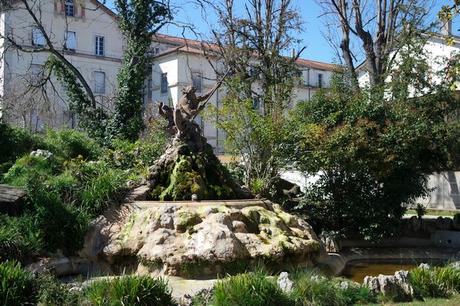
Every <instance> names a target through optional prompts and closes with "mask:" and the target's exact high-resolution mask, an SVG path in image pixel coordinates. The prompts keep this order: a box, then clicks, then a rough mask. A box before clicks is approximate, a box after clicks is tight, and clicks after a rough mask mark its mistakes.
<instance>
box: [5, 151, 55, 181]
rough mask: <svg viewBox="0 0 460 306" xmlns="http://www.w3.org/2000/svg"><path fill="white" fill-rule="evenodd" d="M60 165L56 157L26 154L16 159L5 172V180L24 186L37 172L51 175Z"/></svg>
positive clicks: (42, 174)
mask: <svg viewBox="0 0 460 306" xmlns="http://www.w3.org/2000/svg"><path fill="white" fill-rule="evenodd" d="M59 169H60V165H59V164H58V163H57V162H56V160H55V159H54V158H52V157H51V158H44V157H41V156H30V155H26V156H23V157H21V158H20V159H18V160H16V162H15V163H14V165H13V166H12V167H11V168H10V169H9V170H8V172H7V173H5V175H4V178H3V181H4V182H5V183H6V184H10V185H14V186H20V187H24V186H26V185H27V182H28V181H29V179H30V177H31V176H33V175H36V174H39V175H41V176H51V175H54V174H57V173H58V171H59Z"/></svg>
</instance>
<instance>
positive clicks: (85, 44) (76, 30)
mask: <svg viewBox="0 0 460 306" xmlns="http://www.w3.org/2000/svg"><path fill="white" fill-rule="evenodd" d="M12 3H13V6H14V7H15V9H12V10H7V11H5V12H2V13H1V15H0V37H2V38H3V39H1V40H0V55H1V58H0V96H1V100H0V111H1V113H0V116H3V117H4V119H6V121H8V122H13V123H15V124H17V125H19V126H23V127H25V128H28V129H30V130H32V131H35V130H40V129H42V128H43V127H45V126H50V127H61V126H71V127H73V126H75V118H74V116H73V114H71V112H70V111H69V108H68V101H67V98H66V95H65V93H64V91H63V90H62V88H61V86H60V85H59V82H57V81H56V80H55V79H54V78H53V85H54V86H55V88H53V86H52V85H47V86H46V87H45V88H34V86H30V85H38V84H39V83H40V81H41V79H42V78H43V77H45V75H44V74H45V73H44V69H43V68H44V67H43V65H44V64H45V62H46V59H47V58H48V56H49V52H41V51H40V50H41V49H42V48H43V47H44V46H45V45H46V42H45V38H44V35H43V34H42V32H41V31H40V30H39V29H38V27H37V25H36V23H35V22H34V21H33V19H32V17H31V16H30V14H29V13H28V12H27V11H26V10H25V9H24V7H23V6H22V5H21V2H19V1H12ZM34 3H35V4H34ZM30 4H31V5H34V6H33V9H34V12H35V14H36V16H37V18H39V19H40V20H41V22H42V24H43V27H44V29H45V32H46V33H47V34H48V36H49V38H50V40H51V41H52V43H53V45H54V46H55V48H56V49H57V50H59V51H60V52H61V53H62V54H64V56H65V57H66V58H67V59H68V60H69V61H70V62H71V63H72V64H74V65H75V66H76V67H77V69H78V70H79V71H80V73H81V74H82V75H83V77H84V78H85V80H86V81H87V82H88V83H89V84H90V86H91V87H92V90H93V92H94V94H95V96H96V99H97V100H98V102H99V103H101V104H104V105H106V106H107V107H110V99H111V98H112V97H113V96H114V94H115V90H116V75H117V72H118V70H119V68H120V65H121V57H122V52H123V39H122V35H121V33H120V31H119V29H118V26H117V20H116V16H115V15H114V14H113V13H112V11H110V10H109V9H108V8H107V7H105V6H103V5H102V4H100V3H99V2H98V1H95V0H75V1H73V0H54V1H53V0H48V1H30ZM5 37H11V38H12V39H13V40H14V41H15V42H16V43H17V44H18V45H20V47H21V48H23V49H25V50H27V52H22V51H18V49H17V48H13V47H12V46H11V43H9V42H8V41H6V39H5Z"/></svg>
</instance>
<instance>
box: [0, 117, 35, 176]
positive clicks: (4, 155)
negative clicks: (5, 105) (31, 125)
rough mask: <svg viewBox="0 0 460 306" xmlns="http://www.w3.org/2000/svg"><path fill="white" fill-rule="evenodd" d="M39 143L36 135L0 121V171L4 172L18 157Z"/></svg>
mask: <svg viewBox="0 0 460 306" xmlns="http://www.w3.org/2000/svg"><path fill="white" fill-rule="evenodd" d="M39 143H40V141H39V139H38V137H36V136H34V135H32V134H31V133H29V132H27V131H26V130H24V129H20V128H15V127H11V126H9V125H7V124H5V123H1V122H0V173H2V172H6V171H7V170H8V168H9V167H10V166H11V165H12V164H13V163H14V161H15V160H16V159H17V158H18V157H20V156H22V155H24V154H26V153H28V152H30V151H32V150H34V149H36V147H37V146H38V144H39Z"/></svg>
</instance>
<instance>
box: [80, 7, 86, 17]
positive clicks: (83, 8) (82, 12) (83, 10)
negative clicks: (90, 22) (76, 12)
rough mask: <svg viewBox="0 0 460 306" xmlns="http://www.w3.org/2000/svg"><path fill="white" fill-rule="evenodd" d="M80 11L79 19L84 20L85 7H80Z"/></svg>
mask: <svg viewBox="0 0 460 306" xmlns="http://www.w3.org/2000/svg"><path fill="white" fill-rule="evenodd" d="M80 9H81V18H85V7H84V6H83V4H82V5H80Z"/></svg>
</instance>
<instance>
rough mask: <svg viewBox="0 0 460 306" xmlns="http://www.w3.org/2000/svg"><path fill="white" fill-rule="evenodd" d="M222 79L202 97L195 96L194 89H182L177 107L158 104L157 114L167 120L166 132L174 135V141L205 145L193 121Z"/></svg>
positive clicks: (198, 128)
mask: <svg viewBox="0 0 460 306" xmlns="http://www.w3.org/2000/svg"><path fill="white" fill-rule="evenodd" d="M222 81H223V78H222V79H221V80H220V81H218V82H217V83H216V85H214V87H213V88H212V89H211V90H210V91H208V92H207V93H206V94H204V95H203V96H197V95H196V88H195V87H193V86H187V87H185V88H184V89H182V93H183V95H182V97H181V98H180V99H179V102H178V104H177V107H176V108H175V109H172V108H171V107H169V106H167V105H165V104H163V103H162V102H161V103H160V104H159V114H160V115H161V116H162V117H164V118H166V119H167V120H168V126H167V129H168V132H169V133H170V134H172V135H173V134H175V139H180V140H183V141H186V142H188V141H192V142H194V143H195V144H196V145H198V146H201V145H203V144H204V143H206V139H204V137H202V136H201V129H200V127H199V125H198V124H196V123H195V122H194V121H193V120H194V119H195V117H196V116H197V115H198V114H199V112H201V111H202V110H203V109H204V108H205V106H206V104H207V102H208V101H209V99H210V98H211V96H212V95H213V94H214V93H215V92H216V90H217V89H218V88H219V87H220V86H221V85H222Z"/></svg>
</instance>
